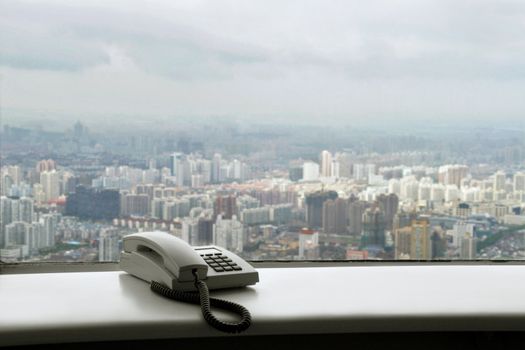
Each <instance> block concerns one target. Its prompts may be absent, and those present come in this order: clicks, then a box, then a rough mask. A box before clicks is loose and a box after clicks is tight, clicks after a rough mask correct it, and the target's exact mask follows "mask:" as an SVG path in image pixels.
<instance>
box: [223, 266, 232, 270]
mask: <svg viewBox="0 0 525 350" xmlns="http://www.w3.org/2000/svg"><path fill="white" fill-rule="evenodd" d="M224 271H233V267H230V266H226V267H225V268H224Z"/></svg>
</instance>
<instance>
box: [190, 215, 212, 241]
mask: <svg viewBox="0 0 525 350" xmlns="http://www.w3.org/2000/svg"><path fill="white" fill-rule="evenodd" d="M197 232H198V233H197V241H196V242H195V243H193V244H194V245H208V244H212V242H213V219H212V218H208V217H201V218H199V221H198V223H197Z"/></svg>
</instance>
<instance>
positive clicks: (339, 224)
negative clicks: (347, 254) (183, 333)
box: [323, 198, 348, 234]
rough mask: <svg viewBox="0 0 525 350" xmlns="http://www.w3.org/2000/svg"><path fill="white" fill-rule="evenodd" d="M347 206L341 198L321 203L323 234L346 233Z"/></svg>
mask: <svg viewBox="0 0 525 350" xmlns="http://www.w3.org/2000/svg"><path fill="white" fill-rule="evenodd" d="M347 222H348V205H347V201H346V200H344V199H342V198H337V199H335V200H332V199H329V200H327V201H325V202H324V203H323V232H324V233H337V234H344V233H346V232H347Z"/></svg>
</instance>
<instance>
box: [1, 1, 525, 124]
mask: <svg viewBox="0 0 525 350" xmlns="http://www.w3.org/2000/svg"><path fill="white" fill-rule="evenodd" d="M524 32H525V3H523V2H522V1H520V0H515V1H514V0H476V1H474V0H464V1H456V0H424V1H420V0H372V1H366V2H365V1H337V0H333V1H330V0H326V1H325V0H323V1H321V0H319V1H314V0H311V1H308V0H302V1H293V0H290V1H282V0H265V1H250V2H244V1H234V0H231V1H230V0H224V1H220V2H218V1H146V2H144V1H135V0H128V1H120V0H115V1H107V0H106V1H101V0H91V1H81V0H79V1H74V2H71V1H60V0H45V1H39V2H34V1H19V2H11V1H5V0H0V42H1V44H2V45H1V46H0V50H1V52H0V68H1V69H2V72H3V79H4V81H5V82H4V83H3V89H4V98H3V103H4V104H5V105H6V106H7V107H12V108H22V107H28V106H29V107H31V108H33V109H39V108H43V106H45V108H46V109H50V110H51V109H57V110H64V111H65V112H68V111H70V112H74V111H75V110H89V111H92V112H95V111H99V112H104V111H106V112H108V113H109V112H119V111H120V112H122V111H128V112H133V111H134V110H141V111H142V112H148V111H149V112H151V113H185V114H192V113H193V114H201V115H206V114H214V113H219V114H231V115H237V116H238V115H263V114H273V115H287V116H288V115H295V116H297V118H300V117H301V116H309V118H316V117H318V116H320V115H332V116H338V117H337V118H339V119H342V118H345V116H349V118H350V119H352V118H354V119H355V118H359V116H363V115H366V116H374V115H375V116H379V117H384V118H386V117H392V118H394V117H403V118H404V117H407V118H408V117H410V118H417V117H418V116H420V115H422V114H426V115H435V116H436V117H438V116H439V115H446V116H448V117H450V118H453V117H462V118H463V117H464V118H466V117H469V118H473V119H475V118H477V117H479V116H483V117H484V118H488V117H489V114H490V113H497V111H498V110H499V111H502V113H504V114H505V115H511V116H513V117H517V116H520V115H523V110H524V108H525V106H524V103H523V102H522V100H524V99H523V98H520V95H521V94H520V91H525V36H523V33H524ZM49 87H53V89H50V88H49ZM462 89H467V90H465V91H463V90H462ZM521 97H522V96H521ZM476 103H477V104H478V105H477V106H475V105H476ZM334 118H335V117H334Z"/></svg>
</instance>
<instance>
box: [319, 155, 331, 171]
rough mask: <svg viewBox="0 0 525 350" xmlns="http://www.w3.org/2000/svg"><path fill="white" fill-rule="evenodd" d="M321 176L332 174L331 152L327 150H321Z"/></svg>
mask: <svg viewBox="0 0 525 350" xmlns="http://www.w3.org/2000/svg"><path fill="white" fill-rule="evenodd" d="M321 176H322V177H330V176H332V154H331V153H330V152H328V151H322V152H321Z"/></svg>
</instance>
